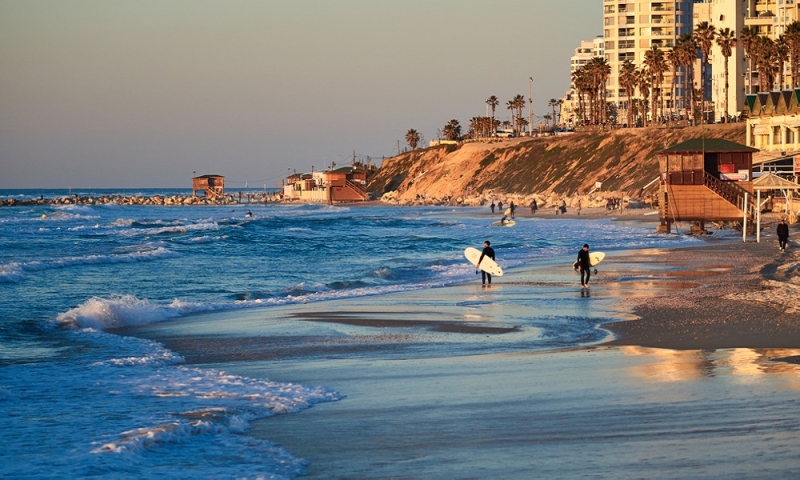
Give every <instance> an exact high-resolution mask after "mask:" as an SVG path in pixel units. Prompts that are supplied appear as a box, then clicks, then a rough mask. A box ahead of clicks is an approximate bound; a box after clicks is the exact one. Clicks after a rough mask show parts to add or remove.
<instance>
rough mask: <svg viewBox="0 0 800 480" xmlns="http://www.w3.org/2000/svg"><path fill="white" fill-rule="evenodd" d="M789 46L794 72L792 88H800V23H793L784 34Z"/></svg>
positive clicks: (790, 64) (790, 66)
mask: <svg viewBox="0 0 800 480" xmlns="http://www.w3.org/2000/svg"><path fill="white" fill-rule="evenodd" d="M783 36H784V38H785V39H786V44H787V45H788V46H789V69H790V71H791V72H792V88H798V86H800V78H798V76H800V71H799V70H800V23H798V22H796V21H795V22H792V23H790V24H789V25H787V26H786V31H785V32H784V34H783Z"/></svg>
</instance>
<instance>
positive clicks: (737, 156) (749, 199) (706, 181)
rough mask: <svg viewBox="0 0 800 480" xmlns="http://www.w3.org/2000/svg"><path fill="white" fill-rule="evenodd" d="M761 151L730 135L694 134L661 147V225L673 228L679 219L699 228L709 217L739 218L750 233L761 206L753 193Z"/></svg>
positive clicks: (712, 219)
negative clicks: (755, 157) (755, 165)
mask: <svg viewBox="0 0 800 480" xmlns="http://www.w3.org/2000/svg"><path fill="white" fill-rule="evenodd" d="M757 151H758V150H757V149H755V148H750V147H747V146H745V145H741V144H738V143H735V142H731V141H728V140H722V139H704V138H696V139H693V140H689V141H686V142H683V143H679V144H677V145H673V146H671V147H669V148H666V149H664V150H662V151H661V152H658V154H657V158H658V163H659V167H660V172H661V178H660V180H661V185H660V189H659V194H658V200H659V202H658V204H659V215H660V219H661V225H660V226H659V228H658V231H659V232H663V233H670V231H671V229H672V225H674V224H675V223H677V222H690V223H691V232H690V233H695V234H700V233H705V232H706V230H705V225H706V223H707V222H725V221H730V222H739V221H740V222H742V228H743V229H744V230H745V234H746V231H747V228H748V224H750V225H751V226H752V224H753V221H754V220H755V218H756V212H757V210H758V209H757V207H756V199H755V198H754V195H753V153H754V152H757ZM751 228H752V227H751Z"/></svg>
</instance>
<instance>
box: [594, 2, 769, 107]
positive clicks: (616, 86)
mask: <svg viewBox="0 0 800 480" xmlns="http://www.w3.org/2000/svg"><path fill="white" fill-rule="evenodd" d="M759 1H766V0H759ZM773 1H774V0H773ZM692 4H693V2H692V1H691V0H678V1H655V0H603V47H604V50H605V53H604V55H605V58H606V61H607V62H608V64H609V65H610V66H611V75H610V76H609V79H608V83H607V85H606V87H607V91H608V98H607V101H608V102H611V103H613V104H614V105H616V107H617V109H618V112H619V113H618V115H617V116H618V118H619V119H622V118H623V113H622V112H624V111H625V110H626V109H627V105H628V99H627V97H626V96H625V90H624V89H623V88H622V86H621V85H620V81H619V75H620V68H621V67H622V64H623V63H624V62H625V61H626V60H630V61H631V62H633V64H634V65H636V67H637V68H641V67H642V65H644V57H645V52H647V51H648V50H650V48H651V47H654V46H656V47H659V48H661V49H663V50H664V51H665V52H666V50H668V49H670V48H672V47H673V46H675V43H676V41H677V40H678V38H679V37H680V36H681V35H683V34H684V33H691V32H692ZM683 83H684V82H683V79H682V74H680V73H679V77H678V79H677V82H676V88H677V89H678V93H677V95H676V98H683V92H682V88H683ZM671 84H672V70H671V69H669V70H668V71H667V72H666V73H665V75H664V84H663V86H662V89H663V92H664V93H663V97H664V99H665V101H666V106H667V108H674V107H675V106H674V105H673V99H672V92H671V91H670V88H671ZM677 107H679V108H683V106H682V105H678V106H677Z"/></svg>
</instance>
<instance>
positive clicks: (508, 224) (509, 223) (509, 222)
mask: <svg viewBox="0 0 800 480" xmlns="http://www.w3.org/2000/svg"><path fill="white" fill-rule="evenodd" d="M516 224H517V222H515V221H514V220H506V223H503V222H501V221H500V220H498V221H496V222H492V226H493V227H513V226H514V225H516Z"/></svg>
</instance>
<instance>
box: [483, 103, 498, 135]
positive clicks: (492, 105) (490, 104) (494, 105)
mask: <svg viewBox="0 0 800 480" xmlns="http://www.w3.org/2000/svg"><path fill="white" fill-rule="evenodd" d="M486 104H487V105H489V107H491V109H492V125H494V109H495V108H496V107H497V106H498V105H500V100H498V99H497V97H495V96H494V95H492V96H491V97H489V98H487V99H486ZM496 135H497V132H492V136H493V137H494V136H496Z"/></svg>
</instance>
